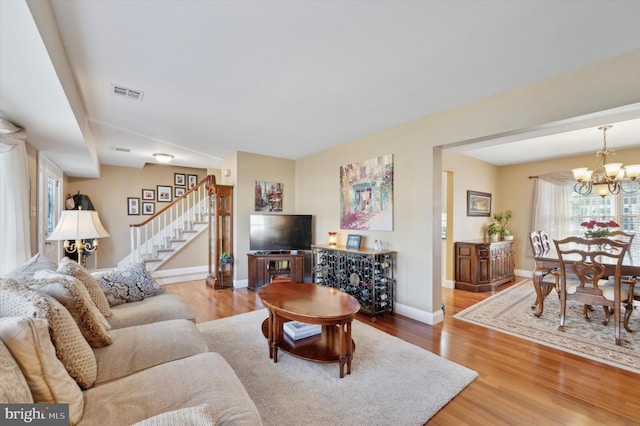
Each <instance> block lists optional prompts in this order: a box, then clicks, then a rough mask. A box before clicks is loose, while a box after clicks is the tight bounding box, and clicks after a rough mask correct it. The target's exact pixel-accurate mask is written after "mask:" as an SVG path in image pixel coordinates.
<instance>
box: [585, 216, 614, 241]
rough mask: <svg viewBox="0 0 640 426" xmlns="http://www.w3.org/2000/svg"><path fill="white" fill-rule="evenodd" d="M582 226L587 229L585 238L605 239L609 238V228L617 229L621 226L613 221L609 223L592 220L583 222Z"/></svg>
mask: <svg viewBox="0 0 640 426" xmlns="http://www.w3.org/2000/svg"><path fill="white" fill-rule="evenodd" d="M580 226H584V227H585V229H586V231H585V232H584V236H585V237H587V238H605V237H608V236H609V234H610V232H611V230H610V229H609V228H617V227H618V226H620V225H618V224H617V223H616V222H614V221H613V220H610V221H608V222H598V221H596V220H590V221H588V222H582V223H581V224H580Z"/></svg>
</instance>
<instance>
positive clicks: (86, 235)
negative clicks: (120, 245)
mask: <svg viewBox="0 0 640 426" xmlns="http://www.w3.org/2000/svg"><path fill="white" fill-rule="evenodd" d="M108 236H109V233H108V232H107V230H106V229H104V226H102V222H100V217H99V216H98V212H97V211H95V210H64V211H63V212H62V214H60V221H59V222H58V225H57V226H56V229H54V230H53V232H52V233H51V235H49V238H47V240H53V241H55V240H89V239H94V238H105V237H108Z"/></svg>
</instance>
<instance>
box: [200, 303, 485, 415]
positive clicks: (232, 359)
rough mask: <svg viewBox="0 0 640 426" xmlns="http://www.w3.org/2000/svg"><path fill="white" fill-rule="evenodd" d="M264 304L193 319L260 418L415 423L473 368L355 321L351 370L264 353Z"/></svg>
mask: <svg viewBox="0 0 640 426" xmlns="http://www.w3.org/2000/svg"><path fill="white" fill-rule="evenodd" d="M265 318H267V311H266V310H265V309H261V310H259V311H254V312H250V313H247V314H242V315H236V316H234V317H229V318H224V319H219V320H215V321H209V322H206V323H202V324H199V325H198V328H199V329H200V331H201V333H202V334H203V336H204V338H205V340H206V342H207V344H208V345H209V350H210V351H213V352H218V353H220V354H221V355H222V356H223V357H224V358H225V359H226V360H227V361H228V362H229V364H231V366H232V367H233V369H234V370H235V372H236V374H237V375H238V377H239V378H240V380H241V381H242V383H243V384H244V386H245V388H246V389H247V392H248V393H249V395H250V396H251V398H252V399H253V401H254V402H255V404H256V406H257V407H258V411H259V412H260V415H261V416H262V419H263V421H264V423H265V425H267V426H269V425H278V426H286V425H301V424H304V425H341V426H347V425H358V426H361V425H385V426H387V425H422V424H424V423H425V422H426V421H427V420H428V419H430V418H431V417H432V416H433V415H434V414H435V413H437V412H438V410H440V408H442V407H443V406H444V405H446V404H447V402H449V401H450V400H451V399H453V398H454V397H455V396H456V395H457V394H458V393H459V392H460V391H462V390H463V389H464V388H465V387H466V386H467V385H468V384H469V383H471V382H472V381H473V380H474V379H475V378H476V377H477V375H478V374H477V373H476V372H475V371H473V370H470V369H468V368H466V367H464V366H461V365H458V364H456V363H454V362H452V361H449V360H447V359H444V358H442V357H440V356H438V355H434V354H433V353H431V352H429V351H426V350H424V349H422V348H419V347H418V346H415V345H412V344H410V343H407V342H405V341H404V340H401V339H399V338H397V337H394V336H391V335H389V334H386V333H384V332H382V331H379V330H377V329H375V328H373V327H371V326H369V325H366V324H364V323H362V322H360V321H357V320H356V321H354V322H353V327H352V334H353V340H354V342H355V343H356V350H355V352H354V358H353V361H352V364H351V374H349V375H347V374H345V376H344V378H342V379H340V377H339V365H338V363H318V362H311V361H306V360H302V359H300V358H296V357H294V356H291V355H289V354H287V353H284V352H281V351H280V352H278V362H277V363H274V362H273V360H272V359H269V352H268V347H267V341H266V339H265V338H264V336H263V335H262V331H261V324H262V321H263V320H264V319H265Z"/></svg>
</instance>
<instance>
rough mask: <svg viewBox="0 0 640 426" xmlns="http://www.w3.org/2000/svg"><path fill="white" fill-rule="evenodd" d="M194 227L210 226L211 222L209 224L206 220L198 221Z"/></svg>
mask: <svg viewBox="0 0 640 426" xmlns="http://www.w3.org/2000/svg"><path fill="white" fill-rule="evenodd" d="M193 224H194V225H207V224H209V222H207V221H206V220H202V221H201V220H196V221H194V222H193Z"/></svg>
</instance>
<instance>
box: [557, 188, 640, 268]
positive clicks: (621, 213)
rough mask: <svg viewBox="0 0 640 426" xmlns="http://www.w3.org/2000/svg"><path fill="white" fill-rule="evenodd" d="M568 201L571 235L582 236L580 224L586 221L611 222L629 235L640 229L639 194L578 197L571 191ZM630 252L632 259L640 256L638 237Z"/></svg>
mask: <svg viewBox="0 0 640 426" xmlns="http://www.w3.org/2000/svg"><path fill="white" fill-rule="evenodd" d="M569 199H570V204H571V207H570V208H571V216H570V217H571V225H570V229H571V235H576V236H581V235H583V234H584V228H583V227H582V226H580V224H581V223H582V222H585V221H588V220H598V221H603V222H604V221H608V220H613V221H615V222H616V223H618V224H619V225H620V228H619V229H620V230H622V231H624V232H629V233H638V230H639V229H640V217H639V215H638V213H639V206H640V193H629V194H628V193H621V194H618V195H615V196H607V197H604V198H603V197H600V196H599V195H596V194H591V195H588V196H583V195H579V194H576V193H575V192H573V190H572V191H571V197H570V198H569ZM630 251H631V258H632V259H637V258H638V256H640V235H637V236H636V237H635V238H634V239H633V244H632V246H631V248H630Z"/></svg>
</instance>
